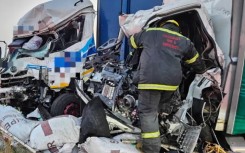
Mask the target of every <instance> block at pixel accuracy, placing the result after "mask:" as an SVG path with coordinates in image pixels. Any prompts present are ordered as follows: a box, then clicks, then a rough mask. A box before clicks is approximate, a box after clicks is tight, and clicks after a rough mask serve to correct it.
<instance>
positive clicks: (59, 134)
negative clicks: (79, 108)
mask: <svg viewBox="0 0 245 153" xmlns="http://www.w3.org/2000/svg"><path fill="white" fill-rule="evenodd" d="M80 123H81V121H80V119H78V118H76V117H74V116H71V115H67V116H65V115H64V116H59V117H55V118H51V119H49V120H47V121H43V122H41V123H40V125H38V126H37V127H36V128H35V129H33V131H32V132H31V135H30V146H31V147H32V148H34V149H36V150H47V149H49V150H58V149H57V147H61V146H63V145H64V144H66V143H73V144H75V143H77V142H78V140H79V135H80ZM51 148H53V149H51Z"/></svg>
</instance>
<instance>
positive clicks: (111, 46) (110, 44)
mask: <svg viewBox="0 0 245 153" xmlns="http://www.w3.org/2000/svg"><path fill="white" fill-rule="evenodd" d="M121 43H122V42H121V41H119V42H117V38H112V39H109V40H108V41H107V42H105V43H104V44H103V45H101V46H100V47H98V48H97V51H98V52H104V53H106V52H108V51H111V50H116V49H117V48H116V47H117V46H118V45H120V44H121Z"/></svg>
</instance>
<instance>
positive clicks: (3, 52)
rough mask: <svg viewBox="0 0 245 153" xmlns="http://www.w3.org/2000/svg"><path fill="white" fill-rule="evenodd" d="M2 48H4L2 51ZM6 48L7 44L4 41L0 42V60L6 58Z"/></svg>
mask: <svg viewBox="0 0 245 153" xmlns="http://www.w3.org/2000/svg"><path fill="white" fill-rule="evenodd" d="M2 44H3V45H4V46H3V45H2ZM2 47H4V49H2ZM7 47H8V46H7V43H6V42H5V41H0V59H2V58H5V57H6V55H7ZM2 55H3V57H2Z"/></svg>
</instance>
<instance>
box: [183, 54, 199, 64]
mask: <svg viewBox="0 0 245 153" xmlns="http://www.w3.org/2000/svg"><path fill="white" fill-rule="evenodd" d="M198 57H199V54H198V53H196V55H195V56H194V57H192V58H191V59H189V60H186V61H185V62H186V63H187V64H191V63H194V62H195V61H196V60H197V58H198Z"/></svg>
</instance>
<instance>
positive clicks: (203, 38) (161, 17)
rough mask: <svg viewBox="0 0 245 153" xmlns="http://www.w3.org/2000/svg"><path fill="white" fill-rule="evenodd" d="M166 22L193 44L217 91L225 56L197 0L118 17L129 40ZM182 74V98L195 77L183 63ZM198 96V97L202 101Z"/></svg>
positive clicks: (204, 11) (207, 17) (209, 21)
mask: <svg viewBox="0 0 245 153" xmlns="http://www.w3.org/2000/svg"><path fill="white" fill-rule="evenodd" d="M169 19H174V20H176V21H177V22H178V23H179V24H180V31H181V34H182V35H183V36H185V37H187V38H189V39H190V40H191V41H192V42H193V43H194V46H195V48H196V49H197V51H198V53H199V55H201V57H202V60H203V61H204V62H205V65H206V67H207V70H208V71H207V73H205V75H208V74H209V73H211V74H212V75H214V76H211V77H212V78H213V79H211V81H214V82H216V83H217V85H218V87H219V88H220V87H221V82H222V80H221V79H222V76H221V74H222V72H223V70H224V68H225V63H224V55H223V52H222V50H221V49H220V48H219V46H218V44H217V43H216V41H215V35H214V31H213V29H212V23H211V20H210V18H209V16H208V14H207V11H206V8H205V7H204V5H203V4H202V3H201V2H200V1H195V0H194V1H193V0H186V1H178V2H175V3H168V4H165V5H162V6H155V7H154V8H152V9H149V10H140V11H138V12H136V13H135V14H126V15H122V16H119V24H120V27H121V29H122V31H123V32H124V34H125V35H126V36H127V37H129V36H131V35H133V34H135V33H138V32H140V31H141V30H143V29H146V28H148V27H157V26H159V25H160V23H162V22H164V21H167V20H169ZM183 72H184V76H185V78H183V81H182V86H180V90H181V91H182V93H181V94H183V97H182V98H183V99H184V98H186V96H187V93H188V90H189V85H190V84H191V82H192V81H193V79H194V77H195V75H194V74H193V73H190V72H191V71H189V69H188V67H186V65H184V63H183ZM186 77H187V78H186ZM200 96H201V95H200ZM200 96H199V98H201V97H200Z"/></svg>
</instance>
